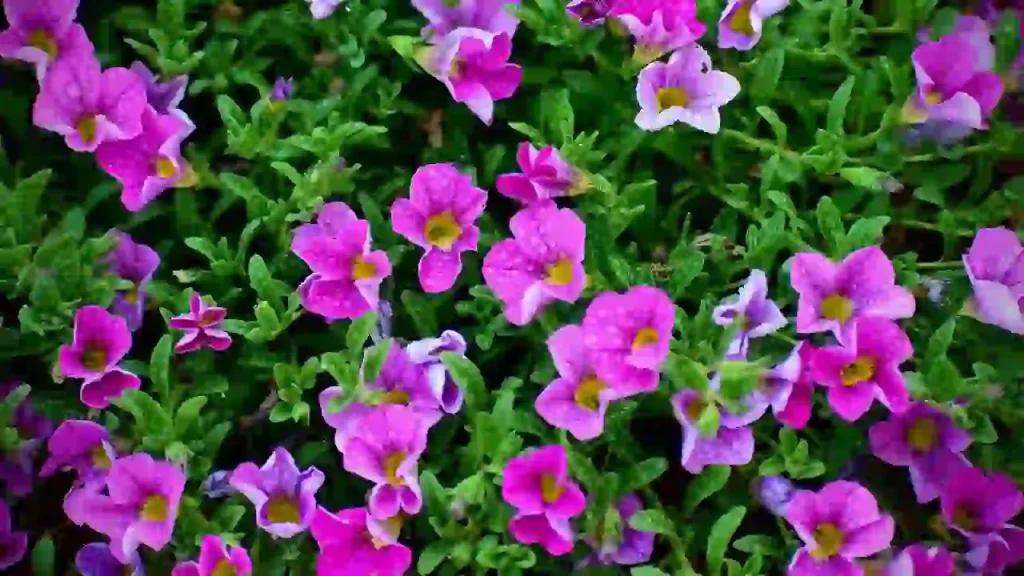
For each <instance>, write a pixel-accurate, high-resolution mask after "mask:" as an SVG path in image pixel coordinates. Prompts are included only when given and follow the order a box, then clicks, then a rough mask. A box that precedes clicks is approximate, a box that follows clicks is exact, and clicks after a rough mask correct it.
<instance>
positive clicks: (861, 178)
mask: <svg viewBox="0 0 1024 576" xmlns="http://www.w3.org/2000/svg"><path fill="white" fill-rule="evenodd" d="M839 177H840V178H842V179H843V180H846V181H847V182H849V183H850V184H853V185H854V186H856V187H858V188H863V189H865V190H870V191H872V192H883V191H885V183H886V182H887V181H890V180H892V179H893V178H892V176H890V175H889V174H886V173H885V172H882V171H881V170H876V169H874V168H869V167H867V166H856V167H853V168H843V169H841V170H840V171H839Z"/></svg>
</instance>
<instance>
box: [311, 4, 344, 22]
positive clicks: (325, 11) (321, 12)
mask: <svg viewBox="0 0 1024 576" xmlns="http://www.w3.org/2000/svg"><path fill="white" fill-rule="evenodd" d="M344 1H345V0H306V2H307V3H308V4H309V11H310V13H311V14H313V18H316V19H317V20H323V19H324V18H327V17H329V16H330V15H331V14H334V11H335V10H337V9H338V6H340V5H341V3H342V2H344Z"/></svg>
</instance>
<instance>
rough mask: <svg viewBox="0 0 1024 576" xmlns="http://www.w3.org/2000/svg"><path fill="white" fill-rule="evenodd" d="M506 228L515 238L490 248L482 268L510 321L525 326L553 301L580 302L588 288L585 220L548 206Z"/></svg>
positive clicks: (525, 212) (534, 207)
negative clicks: (585, 257)
mask: <svg viewBox="0 0 1024 576" xmlns="http://www.w3.org/2000/svg"><path fill="white" fill-rule="evenodd" d="M509 227H510V228H511V229H512V236H513V238H511V239H507V240H502V241H500V242H498V243H497V244H495V245H494V246H493V247H491V250H490V251H489V252H488V253H487V255H486V256H484V265H483V274H484V281H485V282H486V283H487V287H488V288H490V289H491V290H492V291H493V292H494V294H495V296H496V297H497V298H498V299H499V300H501V301H502V302H503V303H504V304H505V317H506V318H507V319H508V321H509V322H511V323H512V324H515V325H517V326H523V325H526V324H528V323H529V322H530V321H531V320H532V319H533V317H534V316H536V315H537V314H538V313H539V312H540V311H542V310H543V309H544V308H545V307H546V306H547V305H548V304H549V303H551V302H552V301H554V300H561V301H563V302H575V301H576V300H578V299H579V297H580V295H581V294H582V293H583V288H584V285H585V284H586V274H585V272H584V271H583V257H584V244H585V242H586V232H587V229H586V225H585V224H584V223H583V220H581V219H580V217H579V216H577V215H576V214H575V213H574V212H573V211H572V210H569V209H567V208H558V207H557V206H555V203H554V202H553V201H550V200H549V201H546V202H538V203H535V204H531V205H530V206H527V207H526V208H523V209H522V210H520V211H519V212H517V213H516V215H515V216H513V217H512V219H511V220H510V222H509Z"/></svg>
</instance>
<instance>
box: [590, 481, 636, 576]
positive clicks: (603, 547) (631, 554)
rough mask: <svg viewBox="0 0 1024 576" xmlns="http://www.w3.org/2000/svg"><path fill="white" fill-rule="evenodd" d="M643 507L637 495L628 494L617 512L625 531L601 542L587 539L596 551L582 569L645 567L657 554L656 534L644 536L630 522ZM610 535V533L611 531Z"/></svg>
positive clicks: (607, 534)
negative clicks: (613, 566)
mask: <svg viewBox="0 0 1024 576" xmlns="http://www.w3.org/2000/svg"><path fill="white" fill-rule="evenodd" d="M643 507H644V503H643V502H642V501H641V500H640V498H639V497H638V496H637V495H636V494H626V495H625V496H623V497H622V498H621V499H619V501H618V503H617V504H616V505H615V508H616V509H617V510H618V513H619V518H620V519H621V520H622V529H621V532H620V533H618V534H610V533H606V534H603V535H602V536H603V538H602V540H601V541H600V542H598V541H595V540H594V539H592V538H589V537H588V538H584V540H585V541H586V542H587V543H588V544H590V546H591V547H592V548H593V549H594V550H593V552H591V553H590V555H589V556H587V557H586V558H584V559H583V562H581V563H580V567H586V566H593V565H598V566H611V565H613V564H616V565H619V566H633V565H636V564H643V563H644V562H647V561H648V560H649V559H650V558H651V553H652V552H653V551H654V533H653V532H643V531H641V530H637V529H636V528H633V527H631V526H630V525H629V520H630V519H631V518H632V517H633V516H634V515H636V513H637V512H640V511H641V510H643ZM608 532H610V531H608Z"/></svg>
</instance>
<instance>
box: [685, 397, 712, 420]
mask: <svg viewBox="0 0 1024 576" xmlns="http://www.w3.org/2000/svg"><path fill="white" fill-rule="evenodd" d="M707 407H708V403H707V402H705V401H704V400H701V399H700V398H694V399H693V400H691V401H690V403H689V404H687V405H686V416H687V417H688V418H689V419H690V420H693V421H694V422H696V421H697V420H700V417H701V416H703V415H704V410H706V409H707Z"/></svg>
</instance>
